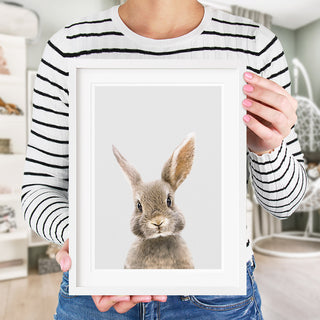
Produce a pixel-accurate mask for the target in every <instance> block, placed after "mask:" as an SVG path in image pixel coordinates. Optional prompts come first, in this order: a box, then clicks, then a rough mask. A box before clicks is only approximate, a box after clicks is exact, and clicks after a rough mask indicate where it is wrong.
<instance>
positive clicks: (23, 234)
mask: <svg viewBox="0 0 320 320" xmlns="http://www.w3.org/2000/svg"><path fill="white" fill-rule="evenodd" d="M27 238H28V230H26V229H25V228H18V229H16V230H14V231H12V232H5V233H0V241H12V240H22V239H27Z"/></svg>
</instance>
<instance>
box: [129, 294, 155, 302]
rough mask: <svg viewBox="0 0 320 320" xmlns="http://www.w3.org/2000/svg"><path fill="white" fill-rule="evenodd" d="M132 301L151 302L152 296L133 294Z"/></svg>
mask: <svg viewBox="0 0 320 320" xmlns="http://www.w3.org/2000/svg"><path fill="white" fill-rule="evenodd" d="M131 301H132V302H134V303H139V302H150V301H151V296H147V295H145V296H131Z"/></svg>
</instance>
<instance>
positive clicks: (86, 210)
mask: <svg viewBox="0 0 320 320" xmlns="http://www.w3.org/2000/svg"><path fill="white" fill-rule="evenodd" d="M244 69H245V68H244V63H242V62H241V61H211V60H209V59H207V60H191V59H180V60H176V59H166V60H164V59H141V60H136V59H118V60H116V59H105V60H100V59H90V60H87V59H75V60H73V61H72V63H71V67H70V88H69V89H70V99H71V100H70V102H71V103H70V113H69V124H70V126H69V130H70V131H69V132H70V135H69V158H70V160H69V161H70V163H69V212H70V213H69V223H70V256H71V259H72V267H71V269H70V278H69V279H70V294H72V295H122V294H124V295H140V294H141V295H144V294H148V295H158V294H159V295H160V294H165V295H190V294H192V295H196V294H197V295H215V294H229V295H241V294H245V293H246V258H245V244H246V126H245V124H244V123H243V120H242V117H243V115H244V114H245V111H244V109H243V108H242V107H241V101H242V100H243V99H244V95H243V93H242V86H243V84H244V80H243V79H242V75H243V72H244Z"/></svg>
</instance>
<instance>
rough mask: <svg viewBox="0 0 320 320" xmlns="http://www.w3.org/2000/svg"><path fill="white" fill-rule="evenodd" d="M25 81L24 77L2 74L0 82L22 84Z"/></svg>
mask: <svg viewBox="0 0 320 320" xmlns="http://www.w3.org/2000/svg"><path fill="white" fill-rule="evenodd" d="M24 82H25V80H24V79H23V78H22V77H17V76H12V75H5V74H0V83H5V84H13V85H17V84H18V85H21V84H23V83H24Z"/></svg>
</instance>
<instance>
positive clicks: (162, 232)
mask: <svg viewBox="0 0 320 320" xmlns="http://www.w3.org/2000/svg"><path fill="white" fill-rule="evenodd" d="M194 146H195V135H194V133H191V134H189V135H188V136H187V137H186V138H185V140H184V141H183V142H182V143H181V144H180V145H179V146H178V147H177V148H176V149H175V150H174V152H173V153H172V154H171V157H170V158H169V159H168V160H167V162H166V163H165V164H164V166H163V169H162V173H161V179H159V180H155V181H152V182H143V181H142V179H141V176H140V174H139V173H138V171H137V170H136V169H135V168H134V167H133V166H132V165H131V164H130V163H129V162H128V161H127V160H126V159H125V158H124V157H123V156H122V155H121V154H120V152H119V150H118V149H117V148H116V147H115V146H114V145H112V150H113V154H114V156H115V157H116V159H117V161H118V163H119V165H120V167H121V168H122V170H123V172H124V174H125V176H126V178H127V179H128V181H129V183H130V185H131V189H132V191H133V201H134V205H135V209H134V212H133V214H132V217H131V223H130V226H131V230H132V232H133V233H134V234H135V235H136V236H137V238H136V240H135V241H134V242H133V244H132V245H131V247H130V249H129V252H128V254H127V257H126V261H125V265H124V268H125V269H193V268H194V264H193V261H192V257H191V254H190V252H189V249H188V247H187V245H186V242H185V241H184V240H183V238H182V237H181V236H180V231H181V230H182V229H183V228H184V226H185V218H184V216H183V214H182V213H181V212H180V210H179V208H178V207H177V205H176V203H175V201H174V194H175V191H176V190H177V188H178V187H179V186H180V184H181V183H182V182H183V181H184V180H185V178H186V177H187V175H188V174H189V173H190V171H191V167H192V163H193V158H194Z"/></svg>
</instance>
